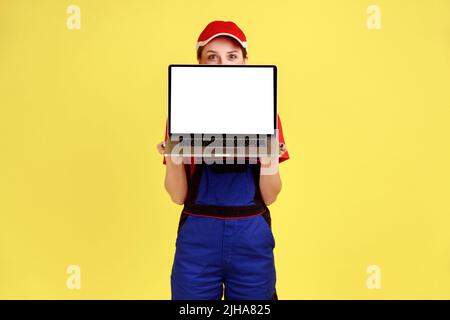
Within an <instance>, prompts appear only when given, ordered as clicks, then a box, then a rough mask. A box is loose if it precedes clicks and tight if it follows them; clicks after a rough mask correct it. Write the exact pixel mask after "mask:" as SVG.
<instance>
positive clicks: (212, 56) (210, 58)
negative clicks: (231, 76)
mask: <svg viewBox="0 0 450 320" xmlns="http://www.w3.org/2000/svg"><path fill="white" fill-rule="evenodd" d="M215 57H216V55H215V54H212V55H210V56H208V59H209V60H212V59H214V58H215Z"/></svg>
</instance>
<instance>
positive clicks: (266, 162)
mask: <svg viewBox="0 0 450 320" xmlns="http://www.w3.org/2000/svg"><path fill="white" fill-rule="evenodd" d="M286 152H287V146H286V144H284V143H280V144H279V150H278V157H282V156H283V155H284V154H285V153H286ZM276 157H277V156H262V157H260V158H259V161H260V162H261V166H262V167H270V166H271V164H272V161H273V160H275V158H276Z"/></svg>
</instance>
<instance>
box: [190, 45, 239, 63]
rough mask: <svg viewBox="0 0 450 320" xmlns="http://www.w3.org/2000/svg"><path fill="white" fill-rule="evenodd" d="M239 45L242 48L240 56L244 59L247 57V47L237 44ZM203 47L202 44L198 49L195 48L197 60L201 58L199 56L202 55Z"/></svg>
mask: <svg viewBox="0 0 450 320" xmlns="http://www.w3.org/2000/svg"><path fill="white" fill-rule="evenodd" d="M236 43H238V42H237V41H236ZM239 47H240V48H241V50H242V57H243V58H244V59H245V58H247V49H245V48H244V47H242V46H241V45H239ZM203 48H205V47H204V46H201V47H199V48H198V50H197V60H200V58H201V56H202V51H203Z"/></svg>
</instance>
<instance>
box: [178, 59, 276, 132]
mask: <svg viewBox="0 0 450 320" xmlns="http://www.w3.org/2000/svg"><path fill="white" fill-rule="evenodd" d="M169 86H170V89H169V90H170V91H169V96H170V97H169V102H170V105H169V118H170V119H169V127H170V130H169V133H170V134H189V133H198V134H201V133H203V134H214V133H216V134H274V133H275V123H276V122H275V115H276V66H242V65H240V66H230V65H226V66H224V65H221V66H205V65H202V66H186V65H184V66H174V65H171V66H169Z"/></svg>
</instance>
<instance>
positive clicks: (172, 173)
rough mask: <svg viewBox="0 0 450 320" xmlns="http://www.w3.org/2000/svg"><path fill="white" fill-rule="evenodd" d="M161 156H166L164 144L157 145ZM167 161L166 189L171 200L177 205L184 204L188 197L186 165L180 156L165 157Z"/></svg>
mask: <svg viewBox="0 0 450 320" xmlns="http://www.w3.org/2000/svg"><path fill="white" fill-rule="evenodd" d="M157 149H158V151H159V153H160V154H164V151H165V145H164V142H160V143H158V145H157ZM165 159H166V176H165V178H164V187H165V189H166V191H167V193H169V195H170V198H171V199H172V201H173V202H175V203H176V204H180V205H181V204H184V201H185V199H186V195H187V189H188V187H187V180H186V172H185V170H184V163H183V162H182V159H180V158H179V157H178V156H169V155H166V156H165Z"/></svg>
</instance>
